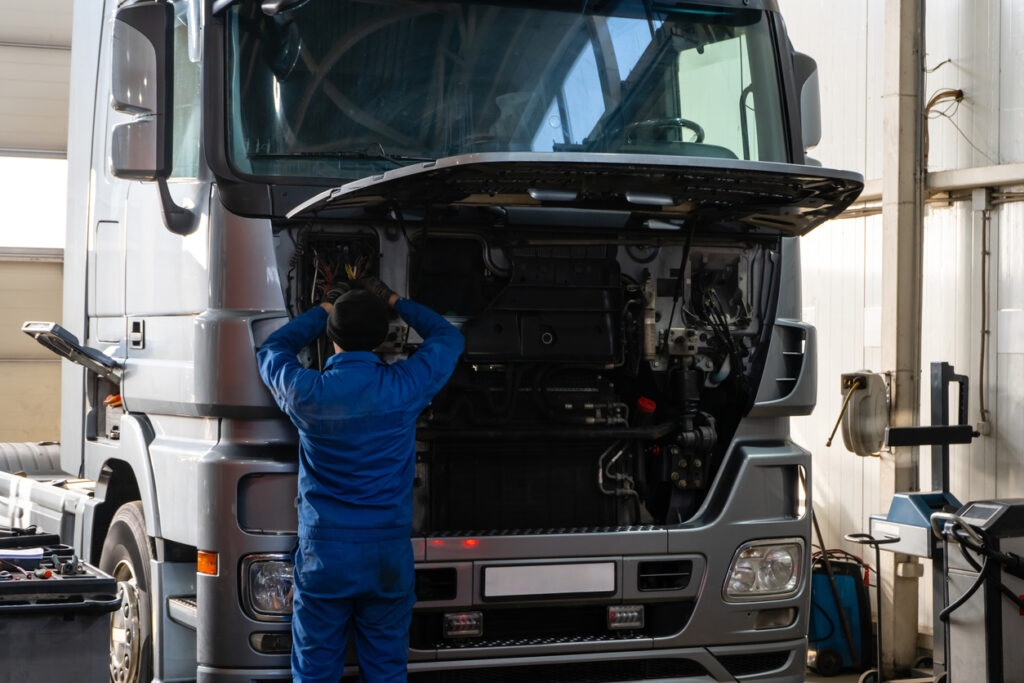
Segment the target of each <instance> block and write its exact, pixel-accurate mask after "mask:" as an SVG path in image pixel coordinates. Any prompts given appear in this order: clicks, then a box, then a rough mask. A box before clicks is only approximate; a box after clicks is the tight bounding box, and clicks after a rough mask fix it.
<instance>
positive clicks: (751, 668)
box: [718, 650, 790, 676]
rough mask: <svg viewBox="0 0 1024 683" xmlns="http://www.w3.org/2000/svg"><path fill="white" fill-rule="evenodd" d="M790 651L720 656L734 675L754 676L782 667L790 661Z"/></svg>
mask: <svg viewBox="0 0 1024 683" xmlns="http://www.w3.org/2000/svg"><path fill="white" fill-rule="evenodd" d="M789 655H790V653H789V651H788V650H787V651H783V652H759V653H756V654H749V655H724V656H721V657H719V658H718V661H719V662H721V664H722V666H724V667H725V669H726V671H728V672H729V673H730V674H732V675H733V676H752V675H754V674H763V673H767V672H769V671H774V670H775V669H781V668H783V667H784V666H786V664H788V663H789Z"/></svg>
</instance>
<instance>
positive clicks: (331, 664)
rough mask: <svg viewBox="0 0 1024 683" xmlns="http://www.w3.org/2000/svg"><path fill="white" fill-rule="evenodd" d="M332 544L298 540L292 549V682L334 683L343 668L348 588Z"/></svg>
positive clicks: (349, 606) (349, 607)
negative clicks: (340, 575) (341, 576)
mask: <svg viewBox="0 0 1024 683" xmlns="http://www.w3.org/2000/svg"><path fill="white" fill-rule="evenodd" d="M331 545H333V544H330V543H329V542H324V541H314V540H310V539H302V540H300V541H299V548H298V550H297V551H296V553H295V574H294V586H295V592H294V596H293V601H292V680H293V681H296V682H298V683H321V682H323V683H338V680H339V679H340V678H341V674H342V671H343V670H344V668H345V646H346V645H347V644H348V624H349V621H350V619H351V617H352V599H351V598H350V597H348V596H349V595H351V588H352V586H351V585H350V584H348V582H346V581H344V580H339V578H340V577H339V574H341V573H342V572H339V571H338V570H339V567H338V565H337V564H336V558H335V557H332V556H333V555H335V554H336V552H334V551H336V550H337V549H335V548H331V547H330V546H331Z"/></svg>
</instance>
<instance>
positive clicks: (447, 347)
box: [391, 299, 466, 405]
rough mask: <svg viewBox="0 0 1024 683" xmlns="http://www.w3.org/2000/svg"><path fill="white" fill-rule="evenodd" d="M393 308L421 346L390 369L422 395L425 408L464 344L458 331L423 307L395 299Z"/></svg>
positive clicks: (457, 358)
mask: <svg viewBox="0 0 1024 683" xmlns="http://www.w3.org/2000/svg"><path fill="white" fill-rule="evenodd" d="M394 306H395V310H396V311H398V314H399V315H401V316H402V319H403V320H405V322H407V323H409V326H410V327H412V329H414V330H416V333H417V334H419V335H420V337H422V338H423V343H422V344H420V347H419V349H417V350H416V353H414V354H412V355H411V356H409V357H408V358H407V359H405V360H403V361H399V362H398V363H395V364H394V365H392V366H391V367H392V368H394V370H395V371H396V372H400V373H402V374H403V375H405V377H404V379H405V381H406V382H408V383H410V384H411V385H412V386H411V388H412V389H413V390H414V391H418V392H420V393H421V394H422V395H423V398H424V399H425V400H424V401H423V403H424V405H426V403H427V402H429V401H430V399H431V398H433V396H434V394H436V393H437V392H438V391H440V390H441V387H443V386H444V383H445V382H447V381H448V378H449V377H450V376H451V374H452V371H453V370H454V369H455V364H456V363H457V362H458V360H459V356H461V355H462V351H463V349H464V348H465V347H466V340H465V338H464V337H463V336H462V333H461V332H459V330H458V328H456V327H455V326H454V325H452V324H451V323H450V322H448V321H447V320H445V319H444V317H443V316H440V315H438V314H437V313H434V312H433V311H432V310H430V309H429V308H427V307H426V306H423V305H420V304H418V303H416V302H415V301H410V300H409V299H398V300H397V301H396V302H395V304H394Z"/></svg>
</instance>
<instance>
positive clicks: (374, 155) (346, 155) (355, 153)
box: [248, 144, 437, 166]
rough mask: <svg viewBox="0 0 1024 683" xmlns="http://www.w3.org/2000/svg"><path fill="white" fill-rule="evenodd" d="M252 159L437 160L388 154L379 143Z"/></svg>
mask: <svg viewBox="0 0 1024 683" xmlns="http://www.w3.org/2000/svg"><path fill="white" fill-rule="evenodd" d="M248 156H249V158H251V159H311V158H319V159H356V160H376V159H379V160H381V161H390V162H391V163H393V164H394V165H395V166H404V165H405V164H406V163H416V162H421V161H437V159H434V158H433V157H415V156H408V155H405V154H388V153H387V152H385V151H384V147H383V146H381V145H379V144H378V145H377V149H373V148H372V147H371V148H365V147H364V148H363V149H339V150H331V151H325V152H265V153H263V152H258V153H255V154H249V155H248Z"/></svg>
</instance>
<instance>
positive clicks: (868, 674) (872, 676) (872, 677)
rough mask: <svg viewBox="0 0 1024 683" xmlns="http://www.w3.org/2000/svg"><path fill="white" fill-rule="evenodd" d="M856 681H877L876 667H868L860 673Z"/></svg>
mask: <svg viewBox="0 0 1024 683" xmlns="http://www.w3.org/2000/svg"><path fill="white" fill-rule="evenodd" d="M857 683H879V679H878V669H868V670H867V671H865V672H864V673H862V674H861V675H860V678H858V679H857Z"/></svg>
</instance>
